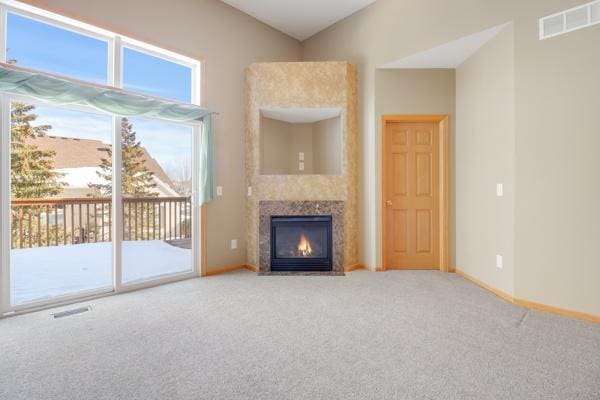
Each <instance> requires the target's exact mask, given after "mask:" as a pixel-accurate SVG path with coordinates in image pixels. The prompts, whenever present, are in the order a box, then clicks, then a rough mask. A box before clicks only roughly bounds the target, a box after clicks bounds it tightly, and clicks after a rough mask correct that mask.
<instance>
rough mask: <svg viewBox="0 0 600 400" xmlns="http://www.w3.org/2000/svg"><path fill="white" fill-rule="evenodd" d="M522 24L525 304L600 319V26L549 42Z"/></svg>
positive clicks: (519, 249)
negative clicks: (539, 37) (599, 119)
mask: <svg viewBox="0 0 600 400" xmlns="http://www.w3.org/2000/svg"><path fill="white" fill-rule="evenodd" d="M523 3H524V4H523V6H522V14H521V16H520V17H519V18H518V19H517V23H516V25H515V36H516V38H517V41H516V43H515V45H516V48H515V55H516V60H517V63H516V91H517V103H516V121H517V134H516V147H517V164H516V167H517V201H516V219H515V221H516V238H515V243H516V261H517V268H516V270H515V292H516V295H517V296H518V297H521V298H525V299H529V300H533V301H537V302H541V303H545V304H551V305H555V306H559V307H565V308H568V309H573V310H580V311H584V312H588V313H592V314H595V315H600V289H599V288H600V262H599V261H598V249H599V248H600V246H599V243H600V207H599V204H600V156H599V155H598V149H600V128H599V125H598V110H600V75H599V73H598V71H599V70H600V25H596V26H594V27H590V28H586V29H582V30H579V31H576V32H572V33H569V34H566V35H563V36H559V37H556V38H553V39H548V40H544V41H539V40H537V29H536V27H535V26H533V24H531V23H529V22H530V21H533V18H534V17H536V16H537V15H538V14H539V13H540V10H539V8H538V7H536V5H539V4H540V3H542V4H544V7H543V8H542V14H548V13H549V12H552V11H554V10H560V9H564V8H566V7H568V6H572V5H574V4H580V3H583V1H577V2H572V1H547V2H545V1H544V2H541V1H535V2H531V3H532V4H529V2H523Z"/></svg>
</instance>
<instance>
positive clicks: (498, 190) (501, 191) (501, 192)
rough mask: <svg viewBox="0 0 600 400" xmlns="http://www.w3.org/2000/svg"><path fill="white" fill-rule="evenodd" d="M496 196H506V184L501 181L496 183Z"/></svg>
mask: <svg viewBox="0 0 600 400" xmlns="http://www.w3.org/2000/svg"><path fill="white" fill-rule="evenodd" d="M496 196H498V197H502V196H504V185H503V184H501V183H497V184H496Z"/></svg>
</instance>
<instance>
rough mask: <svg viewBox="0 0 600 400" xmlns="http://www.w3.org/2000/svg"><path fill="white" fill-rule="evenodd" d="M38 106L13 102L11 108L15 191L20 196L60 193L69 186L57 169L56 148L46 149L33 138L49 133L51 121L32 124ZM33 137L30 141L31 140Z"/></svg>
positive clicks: (21, 197) (11, 173)
mask: <svg viewBox="0 0 600 400" xmlns="http://www.w3.org/2000/svg"><path fill="white" fill-rule="evenodd" d="M33 110H35V106H33V105H29V104H24V103H20V102H13V103H12V108H11V129H10V134H11V156H10V165H11V168H10V175H11V193H12V196H13V197H14V198H17V199H33V198H43V197H51V196H56V195H58V194H60V193H61V192H62V188H63V187H64V186H65V184H64V183H63V182H61V181H60V178H61V177H62V176H63V174H61V173H59V172H56V171H55V170H54V157H55V156H56V153H55V152H54V151H43V150H40V149H39V148H38V146H36V145H35V144H32V143H31V139H35V138H37V137H42V136H45V135H46V134H47V133H48V131H49V130H50V129H52V127H51V126H50V125H38V126H32V122H34V121H35V120H36V119H37V115H36V114H34V113H33ZM28 140H29V143H27V141H28Z"/></svg>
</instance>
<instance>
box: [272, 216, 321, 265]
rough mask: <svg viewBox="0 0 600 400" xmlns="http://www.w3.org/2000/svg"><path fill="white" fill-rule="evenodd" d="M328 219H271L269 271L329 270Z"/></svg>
mask: <svg viewBox="0 0 600 400" xmlns="http://www.w3.org/2000/svg"><path fill="white" fill-rule="evenodd" d="M331 222H332V218H331V216H272V217H271V271H288V272H289V271H332V266H333V263H332V225H331Z"/></svg>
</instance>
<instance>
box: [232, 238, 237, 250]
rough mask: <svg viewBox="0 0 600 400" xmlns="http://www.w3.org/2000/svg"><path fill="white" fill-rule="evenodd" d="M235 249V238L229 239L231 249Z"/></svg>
mask: <svg viewBox="0 0 600 400" xmlns="http://www.w3.org/2000/svg"><path fill="white" fill-rule="evenodd" d="M235 249H237V239H231V250H235Z"/></svg>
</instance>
